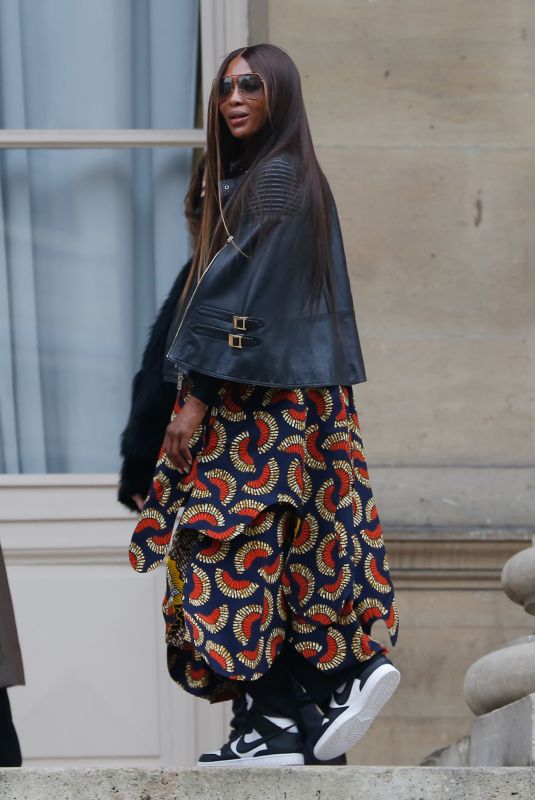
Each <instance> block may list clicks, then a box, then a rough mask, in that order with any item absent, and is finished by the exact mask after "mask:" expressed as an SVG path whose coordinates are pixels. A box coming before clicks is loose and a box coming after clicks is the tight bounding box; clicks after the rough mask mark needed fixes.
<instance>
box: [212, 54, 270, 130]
mask: <svg viewBox="0 0 535 800" xmlns="http://www.w3.org/2000/svg"><path fill="white" fill-rule="evenodd" d="M250 72H254V70H253V69H251V67H250V66H249V64H248V63H247V61H246V60H245V59H244V58H242V57H241V56H238V57H237V58H233V59H232V61H230V62H229V64H228V66H227V69H226V72H225V76H227V75H246V74H247V73H250ZM219 110H220V112H221V114H222V116H223V119H224V120H225V122H226V123H227V126H228V129H229V131H230V132H231V134H232V135H233V136H235V137H236V139H250V138H251V137H252V136H254V135H255V134H256V133H258V131H259V130H261V129H262V128H263V127H264V125H265V122H266V120H267V98H266V92H265V88H264V89H263V90H262V92H261V94H260V96H259V97H258V98H255V99H252V98H250V97H245V96H244V95H242V94H241V93H240V90H239V88H238V85H237V83H234V85H233V87H232V90H231V91H230V93H229V94H228V95H227V96H226V97H224V98H223V99H222V100H221V102H220V103H219Z"/></svg>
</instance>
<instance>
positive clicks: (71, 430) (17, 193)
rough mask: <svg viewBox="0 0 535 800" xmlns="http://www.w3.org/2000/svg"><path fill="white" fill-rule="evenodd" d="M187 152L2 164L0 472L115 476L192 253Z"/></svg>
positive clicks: (80, 154) (48, 157)
mask: <svg viewBox="0 0 535 800" xmlns="http://www.w3.org/2000/svg"><path fill="white" fill-rule="evenodd" d="M191 166H192V153H191V151H186V150H184V149H167V148H166V149H153V150H152V149H138V150H121V149H112V150H107V149H94V150H29V151H25V150H9V151H4V152H2V153H0V181H1V194H0V471H4V472H6V471H7V472H112V471H115V470H116V469H117V468H118V465H119V434H120V432H121V430H122V429H123V428H124V425H125V423H126V417H127V414H128V408H129V403H130V384H131V379H132V376H133V374H134V372H135V370H136V369H137V368H138V364H139V358H140V355H141V352H142V349H143V345H144V342H145V340H146V336H147V331H148V327H149V325H150V323H151V322H152V319H153V316H154V313H155V311H156V309H157V307H158V306H159V305H160V304H161V302H162V301H163V299H164V298H165V296H166V294H167V292H168V290H169V287H170V286H171V284H172V282H173V280H174V278H175V276H176V275H177V273H178V272H179V270H180V268H181V266H182V265H183V263H184V261H185V260H186V258H187V256H188V250H189V237H188V234H187V231H186V226H185V222H184V206H183V201H184V194H185V191H186V188H187V183H188V180H189V176H190V173H191Z"/></svg>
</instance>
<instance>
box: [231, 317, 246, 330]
mask: <svg viewBox="0 0 535 800" xmlns="http://www.w3.org/2000/svg"><path fill="white" fill-rule="evenodd" d="M246 319H247V317H241V316H238V315H237V314H233V315H232V327H233V328H236V330H238V331H246V330H247V326H246V324H245V320H246Z"/></svg>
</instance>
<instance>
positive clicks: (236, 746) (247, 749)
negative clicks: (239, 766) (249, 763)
mask: <svg viewBox="0 0 535 800" xmlns="http://www.w3.org/2000/svg"><path fill="white" fill-rule="evenodd" d="M290 727H293V726H290ZM287 730H288V728H279V729H278V730H277V731H273V733H270V734H269V735H267V736H262V737H261V738H260V739H255V741H254V742H251V743H250V745H248V746H247V742H245V741H244V739H243V736H240V737H239V739H236V740H235V741H234V742H231V743H230V746H231V748H232V751H233V752H234V754H235V755H244V754H245V753H251V752H252V751H253V750H255V749H256V748H260V747H262V745H267V743H268V742H269V741H271V739H274V738H275V736H278V735H279V734H280V733H285V732H286V731H287ZM265 749H266V750H267V747H266V748H265Z"/></svg>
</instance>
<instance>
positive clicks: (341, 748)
mask: <svg viewBox="0 0 535 800" xmlns="http://www.w3.org/2000/svg"><path fill="white" fill-rule="evenodd" d="M399 679H400V674H399V671H398V670H397V669H396V668H395V667H394V666H392V664H382V665H381V666H380V667H377V669H376V670H375V671H374V672H372V674H371V675H370V677H369V678H368V680H367V681H366V683H365V684H364V688H363V690H362V692H361V694H360V695H359V697H358V699H357V700H356V701H355V702H354V703H352V705H350V706H348V707H347V708H346V710H345V711H344V712H343V713H342V714H340V716H339V717H337V718H336V719H335V720H333V722H332V723H331V724H330V725H329V727H328V729H327V730H326V731H325V733H323V734H322V735H321V736H320V738H319V739H318V741H317V742H316V744H315V745H314V755H315V757H316V758H318V759H320V760H321V761H328V760H329V759H331V758H337V757H338V756H341V755H342V754H343V753H347V751H348V750H349V749H350V747H353V745H354V744H356V743H357V742H358V741H359V739H361V738H362V736H364V734H365V733H366V731H367V730H368V728H369V727H370V725H371V724H372V722H373V720H374V719H375V717H376V716H377V714H378V713H379V711H380V710H381V709H382V707H383V706H384V705H385V703H387V702H388V701H389V700H390V698H391V697H392V695H393V694H394V692H395V691H396V689H397V687H398V684H399Z"/></svg>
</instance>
